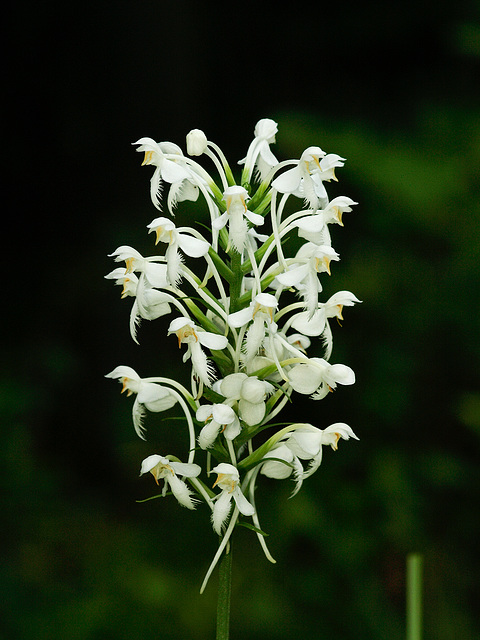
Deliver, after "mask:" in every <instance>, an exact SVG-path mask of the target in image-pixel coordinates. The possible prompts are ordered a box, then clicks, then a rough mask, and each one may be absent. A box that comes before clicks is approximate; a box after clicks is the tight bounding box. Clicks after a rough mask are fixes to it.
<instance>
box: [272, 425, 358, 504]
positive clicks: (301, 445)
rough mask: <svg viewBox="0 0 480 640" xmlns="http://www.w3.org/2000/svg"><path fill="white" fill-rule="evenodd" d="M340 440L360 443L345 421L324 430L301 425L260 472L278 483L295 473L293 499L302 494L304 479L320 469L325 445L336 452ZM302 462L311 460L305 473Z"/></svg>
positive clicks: (288, 435) (279, 445) (276, 448)
mask: <svg viewBox="0 0 480 640" xmlns="http://www.w3.org/2000/svg"><path fill="white" fill-rule="evenodd" d="M340 438H343V439H344V440H348V439H349V438H355V440H358V438H357V436H356V435H355V434H354V433H353V431H352V429H351V428H350V427H349V426H348V425H347V424H345V423H343V422H337V423H335V424H332V425H330V426H329V427H327V428H326V429H323V430H322V429H318V428H317V427H314V426H313V425H310V424H305V425H303V426H300V427H298V428H296V429H295V430H294V431H291V432H289V433H288V434H286V435H285V436H284V437H283V438H282V439H281V440H280V441H279V442H278V443H277V444H276V445H275V446H274V447H273V448H272V449H270V451H268V453H266V454H265V456H264V460H265V463H264V464H263V465H262V468H261V470H260V473H262V474H263V475H265V476H268V477H269V478H275V479H277V480H282V479H284V478H288V477H290V475H292V473H293V476H294V479H295V482H296V485H295V489H294V491H293V493H292V496H294V495H295V494H296V493H297V492H298V491H299V489H300V487H301V485H302V482H303V480H304V479H305V478H307V477H309V476H310V475H312V473H314V471H316V470H317V469H318V467H319V466H320V463H321V461H322V446H323V445H330V446H331V447H332V449H334V450H335V451H336V450H337V446H338V441H339V440H340ZM300 460H308V461H310V463H309V467H308V469H307V470H306V471H304V469H303V465H302V463H301V462H300Z"/></svg>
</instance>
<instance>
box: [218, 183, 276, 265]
mask: <svg viewBox="0 0 480 640" xmlns="http://www.w3.org/2000/svg"><path fill="white" fill-rule="evenodd" d="M247 198H248V193H247V190H246V189H244V188H243V187H239V186H232V187H228V188H227V189H225V191H224V193H223V200H224V202H225V204H226V207H227V210H226V211H225V212H224V213H222V215H221V216H220V217H218V218H216V219H215V220H214V221H213V222H212V227H213V228H214V229H215V230H216V231H219V230H220V229H223V227H224V226H225V225H226V224H227V222H228V233H229V239H230V243H231V244H232V245H233V247H234V248H235V249H236V250H237V251H238V253H242V251H243V249H244V248H245V242H246V239H247V233H248V225H247V222H246V220H248V221H249V222H251V223H252V224H254V225H259V224H260V225H261V224H263V223H264V218H263V216H261V215H259V214H258V213H253V212H252V211H249V210H248V208H247V205H246V200H247Z"/></svg>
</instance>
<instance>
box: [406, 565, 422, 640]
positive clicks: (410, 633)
mask: <svg viewBox="0 0 480 640" xmlns="http://www.w3.org/2000/svg"><path fill="white" fill-rule="evenodd" d="M422 564H423V558H422V556H421V555H420V554H419V553H409V554H408V556H407V581H406V582H407V640H422Z"/></svg>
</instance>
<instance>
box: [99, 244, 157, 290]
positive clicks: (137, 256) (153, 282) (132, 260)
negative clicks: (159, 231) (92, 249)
mask: <svg viewBox="0 0 480 640" xmlns="http://www.w3.org/2000/svg"><path fill="white" fill-rule="evenodd" d="M109 257H110V258H111V257H114V258H115V262H122V261H125V267H126V268H125V274H127V273H133V272H135V271H137V272H140V273H142V274H143V276H144V278H145V280H146V286H150V287H155V288H159V289H164V288H165V287H167V286H168V281H167V266H166V265H165V264H158V263H157V262H155V260H157V259H158V258H156V257H155V256H151V257H149V258H144V257H143V256H142V254H141V253H139V252H138V251H137V250H136V249H134V248H133V247H129V246H128V245H122V246H121V247H118V248H117V249H115V251H114V252H113V253H110V254H109Z"/></svg>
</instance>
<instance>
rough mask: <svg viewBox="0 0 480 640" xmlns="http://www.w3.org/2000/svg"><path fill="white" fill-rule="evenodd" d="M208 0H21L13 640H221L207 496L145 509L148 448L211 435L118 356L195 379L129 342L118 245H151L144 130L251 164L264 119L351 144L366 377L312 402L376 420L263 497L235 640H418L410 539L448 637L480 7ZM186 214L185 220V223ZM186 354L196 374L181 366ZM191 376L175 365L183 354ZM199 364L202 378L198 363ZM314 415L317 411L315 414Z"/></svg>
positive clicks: (460, 547) (472, 261)
mask: <svg viewBox="0 0 480 640" xmlns="http://www.w3.org/2000/svg"><path fill="white" fill-rule="evenodd" d="M223 7H224V5H223V4H222V5H221V4H220V3H218V4H217V3H202V2H182V1H179V2H176V3H175V4H173V3H164V2H160V1H157V2H150V1H144V2H138V3H133V2H126V1H124V2H121V1H113V2H100V3H99V4H94V3H91V4H88V3H87V4H81V3H75V2H74V3H70V4H65V3H60V2H54V1H53V0H46V1H45V2H41V3H33V2H19V3H15V4H10V5H9V6H7V9H4V14H5V16H6V18H7V20H6V24H7V45H8V47H7V48H8V55H7V58H6V60H8V67H7V71H6V91H5V94H6V100H5V102H6V104H7V106H8V107H9V110H8V117H7V118H6V120H5V126H4V131H3V142H4V158H5V163H4V164H5V169H4V172H3V175H4V178H5V189H4V193H3V195H4V201H5V206H4V220H5V223H4V232H3V233H4V236H3V237H4V247H6V250H7V251H6V255H5V253H4V255H3V277H2V294H3V296H2V297H3V313H2V322H3V328H2V337H3V356H2V362H3V367H2V371H1V375H2V384H1V405H0V411H1V413H0V415H1V421H2V432H1V434H2V435H1V437H2V442H1V465H0V468H1V470H2V477H3V480H2V487H3V491H2V496H3V500H2V509H1V513H2V519H3V522H2V531H3V536H2V537H3V543H2V546H1V550H2V556H3V557H2V563H1V566H0V572H1V585H2V590H3V598H2V604H1V607H2V609H3V611H2V612H1V615H0V637H1V638H2V639H3V638H5V639H8V640H10V639H13V640H17V639H18V640H26V639H27V638H31V637H34V638H36V640H57V639H58V640H60V639H62V640H63V639H64V638H69V640H77V639H78V640H97V639H98V640H108V639H110V638H115V639H116V640H123V639H125V640H126V639H128V640H131V639H132V638H144V637H162V638H168V639H170V638H171V639H184V638H185V639H192V640H197V639H202V640H203V639H206V638H212V637H214V618H215V595H216V594H215V590H216V574H215V575H214V577H213V579H212V582H211V584H210V585H209V587H208V589H207V592H206V593H205V594H204V595H202V596H199V595H198V589H199V586H200V583H201V580H202V579H203V574H204V572H205V571H206V569H207V567H208V564H209V562H210V559H211V557H212V556H213V554H214V552H215V547H216V540H215V536H214V535H213V532H212V530H211V526H210V524H209V522H208V514H207V512H206V509H205V508H199V509H198V511H197V512H195V513H190V512H187V511H186V510H182V509H179V508H178V507H177V505H176V504H175V503H174V501H173V500H172V499H169V500H164V501H152V502H148V503H145V504H137V503H136V500H138V499H142V498H145V497H148V496H149V495H151V494H152V493H153V490H154V485H152V484H151V482H150V481H149V480H147V479H146V478H142V479H140V480H139V479H138V478H137V474H138V469H139V465H140V461H141V460H142V459H143V458H144V457H146V456H147V455H149V454H150V453H154V452H156V451H158V452H159V453H164V452H165V453H166V452H167V450H168V451H172V452H173V451H175V450H178V451H179V452H180V451H183V450H184V447H185V444H186V438H185V434H184V433H183V431H182V430H181V428H179V427H178V425H177V423H175V422H172V423H171V424H169V423H168V422H167V423H166V422H162V421H161V420H160V419H158V420H156V419H155V417H151V418H152V419H151V420H150V422H149V432H148V435H149V441H148V442H147V443H143V442H141V441H140V440H139V439H138V438H136V436H135V434H134V432H133V428H132V426H131V420H130V407H131V403H130V401H129V400H127V399H125V398H123V397H120V396H119V395H118V392H119V388H118V386H117V385H115V384H113V383H112V382H111V381H108V380H105V379H104V378H103V376H104V374H105V373H107V372H108V371H110V370H112V369H113V368H114V367H115V366H116V365H117V364H127V365H130V366H133V367H134V368H136V369H137V370H138V371H139V372H140V373H141V374H142V375H155V374H157V375H160V374H161V373H166V372H167V371H168V372H170V371H172V369H173V370H174V369H175V368H176V367H177V366H178V363H179V362H180V358H179V352H178V350H177V349H176V347H175V345H174V344H172V341H168V340H166V338H165V326H166V325H165V323H162V322H163V321H159V322H158V323H157V324H156V323H150V324H149V325H148V326H147V324H148V323H146V324H145V326H144V327H143V329H142V333H141V344H142V346H141V347H137V346H136V345H134V344H133V342H132V341H131V340H130V338H129V334H128V313H129V307H130V304H129V301H122V300H120V297H119V289H118V288H116V287H115V288H114V287H113V286H112V283H111V282H109V281H106V280H104V279H103V276H104V274H106V273H108V271H110V270H111V269H112V268H113V265H112V262H111V260H110V259H109V258H107V253H110V252H112V251H113V250H114V249H115V248H116V247H117V246H118V245H120V244H130V245H132V246H134V247H136V248H137V249H138V250H139V251H140V252H142V253H144V254H147V255H148V252H149V250H150V249H151V246H152V244H151V241H150V240H151V239H150V238H149V237H147V235H146V228H145V225H146V224H148V223H149V222H150V221H151V220H152V219H153V218H154V217H155V215H156V211H155V209H154V208H153V206H152V204H151V202H150V199H149V194H148V181H149V178H150V175H151V169H150V168H145V167H143V168H141V167H140V161H141V158H140V155H139V154H135V152H134V148H133V147H132V146H131V143H132V142H134V141H135V140H137V139H138V138H140V137H142V136H150V137H153V138H154V139H156V140H159V141H160V140H170V141H172V142H176V143H178V144H180V145H181V146H183V147H184V136H185V134H186V133H187V132H188V131H189V130H190V129H191V128H194V127H198V128H202V129H203V130H204V131H205V132H206V133H207V135H208V137H209V138H210V139H212V140H214V141H216V142H217V143H218V144H219V145H220V146H221V147H222V149H223V150H224V151H225V153H226V154H227V156H228V158H229V159H230V161H231V163H232V164H235V163H236V161H237V160H239V159H240V158H242V157H243V156H244V153H245V151H246V148H247V146H248V144H249V142H250V140H251V138H252V135H253V128H254V126H255V123H256V121H257V120H258V119H260V118H263V117H270V118H273V119H275V120H276V121H277V122H278V123H279V134H278V136H277V144H276V146H275V148H274V151H275V153H276V154H277V156H278V157H279V158H281V159H285V158H290V157H298V156H299V155H300V154H301V152H302V151H303V149H304V148H305V147H307V146H309V145H319V146H321V147H322V148H323V149H325V150H326V151H328V152H333V153H338V154H340V155H342V156H343V157H345V158H347V163H346V165H345V167H344V168H343V169H341V170H339V171H338V172H337V175H338V177H339V183H338V185H337V184H335V185H331V186H330V188H329V193H330V194H331V195H332V196H333V195H348V196H350V197H352V198H354V199H355V200H356V201H358V202H359V205H358V206H357V207H355V210H354V213H351V214H346V215H345V228H344V229H340V228H339V227H335V229H334V230H333V246H334V247H335V249H336V250H337V251H338V252H339V253H340V255H341V262H339V263H335V264H334V265H333V267H334V268H333V275H332V278H331V280H329V281H328V283H326V287H325V294H326V295H327V294H330V293H333V292H335V291H337V290H340V289H349V290H351V291H353V292H354V293H355V294H356V295H357V296H358V297H359V298H360V299H361V300H363V303H362V305H358V306H357V307H355V308H353V309H347V310H346V312H345V322H344V323H343V328H340V327H335V334H334V335H335V346H334V356H333V360H334V361H336V362H343V363H345V364H348V365H350V366H351V367H352V368H353V369H354V370H355V372H356V374H357V384H356V385H355V386H353V387H345V388H340V389H338V391H337V392H336V393H335V394H334V395H331V396H329V397H328V398H327V399H325V400H324V401H322V402H321V403H314V402H313V401H310V400H306V399H304V398H303V397H297V402H296V404H295V407H294V409H290V410H289V411H287V413H286V417H287V418H288V417H291V418H292V419H298V418H299V416H300V414H301V416H302V418H301V419H303V420H305V421H308V420H310V421H312V422H315V423H316V424H318V426H320V427H325V426H327V425H328V424H330V423H331V422H335V421H345V422H347V423H349V424H350V425H351V426H352V428H353V429H354V431H355V432H356V433H357V435H358V436H359V437H360V441H359V442H355V441H350V442H348V443H346V442H342V443H341V444H340V450H339V451H338V452H337V453H333V452H332V451H330V450H328V451H326V452H325V456H324V462H323V464H322V467H321V468H320V470H319V471H318V472H317V474H315V476H313V477H312V478H310V479H309V480H308V481H307V482H305V484H304V487H303V488H302V491H301V492H300V494H298V495H297V496H296V497H295V498H294V499H293V500H288V499H287V498H288V495H289V492H290V490H291V486H289V484H288V483H276V482H274V481H268V480H266V479H265V480H263V481H262V483H261V486H260V487H259V490H258V503H259V509H260V515H261V522H262V525H263V527H264V528H265V529H266V530H267V531H268V532H269V533H270V537H269V539H268V542H269V546H270V548H271V551H272V553H273V555H274V556H275V557H276V558H277V561H278V562H277V564H276V565H275V566H273V565H271V564H269V563H268V562H267V561H266V560H265V558H264V557H263V554H262V552H261V550H260V548H259V546H258V544H257V541H256V538H255V536H254V534H253V533H252V532H250V531H248V530H246V529H245V530H239V532H238V535H237V539H236V542H235V549H234V587H233V612H232V618H233V622H232V640H236V639H238V638H250V639H251V640H256V639H257V638H262V639H263V640H269V639H273V638H275V639H276V640H279V639H281V638H292V637H304V638H319V639H320V638H322V639H323V638H326V639H328V640H331V639H333V638H342V640H363V639H365V640H367V639H368V640H383V639H385V638H389V639H390V640H397V639H400V638H404V637H405V631H404V613H405V603H404V586H405V584H404V583H405V558H406V555H407V553H409V552H411V551H418V552H421V553H422V554H423V555H424V565H425V576H424V577H425V582H424V587H425V598H424V599H425V638H426V639H432V640H450V639H452V638H456V637H459V638H462V640H470V639H472V640H473V639H474V638H475V637H478V635H477V634H479V633H480V621H479V616H478V613H477V611H478V608H477V605H478V601H479V596H480V591H479V579H480V567H479V554H478V550H477V547H478V534H479V524H480V523H479V513H478V509H479V497H480V467H479V463H480V455H479V453H480V390H479V384H478V383H479V380H478V368H479V341H478V328H479V327H478V325H479V323H478V315H479V302H478V294H479V288H480V287H479V267H478V256H479V245H480V234H479V172H478V167H479V161H480V104H479V97H480V92H479V86H478V82H479V70H480V64H479V63H480V5H479V3H478V2H474V1H473V0H464V1H462V2H456V3H454V4H452V3H451V2H445V1H441V2H436V3H433V2H432V3H427V2H423V3H422V2H420V3H419V2H412V1H407V2H403V3H401V4H397V5H396V4H393V5H392V4H389V3H381V2H372V1H370V2H366V3H363V4H362V3H351V4H344V3H338V4H332V3H315V4H312V5H308V4H307V5H301V4H299V3H292V4H290V3H289V4H287V5H286V6H284V7H283V8H279V7H278V6H275V5H272V7H271V8H269V7H268V6H267V5H262V6H259V5H258V4H249V3H243V4H239V5H229V6H228V9H227V8H223ZM179 216H180V213H179ZM178 370H179V371H180V369H178ZM173 374H175V371H173ZM178 375H181V373H179V374H178ZM289 412H290V413H289Z"/></svg>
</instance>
